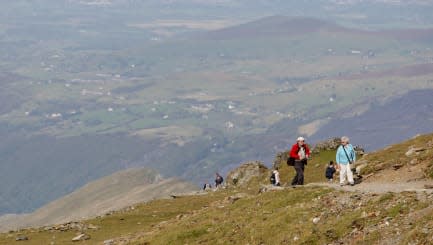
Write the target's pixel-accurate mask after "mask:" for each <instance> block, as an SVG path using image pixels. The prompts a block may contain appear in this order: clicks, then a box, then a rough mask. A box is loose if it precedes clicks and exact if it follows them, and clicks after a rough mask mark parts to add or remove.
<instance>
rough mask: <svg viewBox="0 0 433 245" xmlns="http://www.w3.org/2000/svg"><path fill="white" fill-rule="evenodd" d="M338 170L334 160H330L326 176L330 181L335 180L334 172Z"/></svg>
mask: <svg viewBox="0 0 433 245" xmlns="http://www.w3.org/2000/svg"><path fill="white" fill-rule="evenodd" d="M335 172H336V170H335V166H334V161H330V162H329V165H328V167H327V168H326V172H325V177H326V178H327V179H328V181H329V182H332V181H334V173H335Z"/></svg>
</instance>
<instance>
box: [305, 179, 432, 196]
mask: <svg viewBox="0 0 433 245" xmlns="http://www.w3.org/2000/svg"><path fill="white" fill-rule="evenodd" d="M306 186H322V187H331V188H334V189H337V190H343V191H354V192H356V191H359V192H364V193H376V194H382V193H387V192H393V193H401V192H426V193H433V181H413V182H406V183H382V182H368V183H360V184H356V185H354V186H350V185H345V186H340V184H339V183H338V182H334V183H309V184H307V185H306Z"/></svg>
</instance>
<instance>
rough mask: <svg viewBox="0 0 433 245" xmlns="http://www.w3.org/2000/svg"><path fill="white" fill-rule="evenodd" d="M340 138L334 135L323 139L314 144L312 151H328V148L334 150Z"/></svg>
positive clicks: (339, 142) (338, 144)
mask: <svg viewBox="0 0 433 245" xmlns="http://www.w3.org/2000/svg"><path fill="white" fill-rule="evenodd" d="M340 144H341V140H340V138H337V137H334V138H330V139H328V140H325V141H321V142H319V143H317V144H316V146H314V148H313V152H317V153H318V152H320V151H324V150H325V151H329V150H336V149H337V148H338V146H340Z"/></svg>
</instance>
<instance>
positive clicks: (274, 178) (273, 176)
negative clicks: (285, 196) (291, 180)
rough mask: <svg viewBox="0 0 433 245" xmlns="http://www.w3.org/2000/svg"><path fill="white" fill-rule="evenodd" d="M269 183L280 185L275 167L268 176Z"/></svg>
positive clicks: (278, 174)
mask: <svg viewBox="0 0 433 245" xmlns="http://www.w3.org/2000/svg"><path fill="white" fill-rule="evenodd" d="M270 181H271V184H272V185H274V186H280V185H281V184H280V173H279V172H278V169H275V170H273V171H272V174H271V177H270Z"/></svg>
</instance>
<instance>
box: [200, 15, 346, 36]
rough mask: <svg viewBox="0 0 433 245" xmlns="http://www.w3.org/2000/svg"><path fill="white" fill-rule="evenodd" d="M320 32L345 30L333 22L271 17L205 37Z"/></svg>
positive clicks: (207, 34)
mask: <svg viewBox="0 0 433 245" xmlns="http://www.w3.org/2000/svg"><path fill="white" fill-rule="evenodd" d="M320 30H333V31H337V30H340V31H341V30H344V28H342V27H340V26H338V25H336V24H333V23H331V22H327V21H323V20H319V19H315V18H307V17H294V18H293V17H286V16H270V17H266V18H263V19H260V20H257V21H253V22H248V23H245V24H241V25H237V26H233V27H228V28H224V29H221V30H216V31H210V32H208V33H206V34H204V35H203V37H204V38H209V39H236V38H259V37H273V36H294V35H301V34H307V33H312V32H318V31H320Z"/></svg>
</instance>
